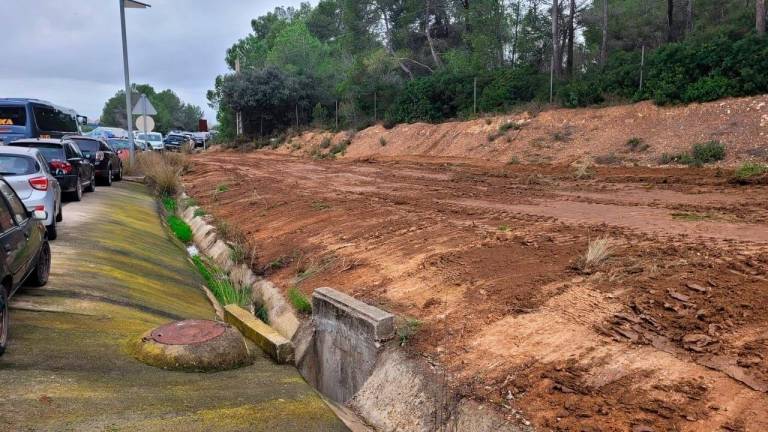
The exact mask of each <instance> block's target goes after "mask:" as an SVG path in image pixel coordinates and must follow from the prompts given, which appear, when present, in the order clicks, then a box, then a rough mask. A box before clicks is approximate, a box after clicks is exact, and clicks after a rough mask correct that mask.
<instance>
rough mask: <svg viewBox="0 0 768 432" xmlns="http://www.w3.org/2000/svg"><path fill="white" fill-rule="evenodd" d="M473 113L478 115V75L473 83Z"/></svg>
mask: <svg viewBox="0 0 768 432" xmlns="http://www.w3.org/2000/svg"><path fill="white" fill-rule="evenodd" d="M472 115H477V77H475V81H474V83H473V84H472Z"/></svg>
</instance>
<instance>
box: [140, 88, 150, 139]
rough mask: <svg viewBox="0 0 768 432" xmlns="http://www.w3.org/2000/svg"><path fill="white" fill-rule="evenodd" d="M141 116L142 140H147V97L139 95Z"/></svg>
mask: <svg viewBox="0 0 768 432" xmlns="http://www.w3.org/2000/svg"><path fill="white" fill-rule="evenodd" d="M141 100H142V103H141V116H142V117H144V140H146V139H147V123H149V122H148V121H147V95H145V94H143V95H141Z"/></svg>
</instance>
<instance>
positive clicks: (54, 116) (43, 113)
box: [32, 106, 78, 133]
mask: <svg viewBox="0 0 768 432" xmlns="http://www.w3.org/2000/svg"><path fill="white" fill-rule="evenodd" d="M32 112H33V114H34V115H35V122H36V123H37V127H38V128H40V130H41V131H45V132H74V133H77V132H78V129H77V119H76V118H75V116H73V115H72V114H68V113H65V112H64V111H61V110H59V109H56V108H51V107H42V106H36V107H34V108H33V109H32Z"/></svg>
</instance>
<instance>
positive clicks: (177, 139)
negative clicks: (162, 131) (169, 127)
mask: <svg viewBox="0 0 768 432" xmlns="http://www.w3.org/2000/svg"><path fill="white" fill-rule="evenodd" d="M163 144H164V145H165V149H166V150H170V151H180V150H181V147H182V146H184V145H189V146H193V145H195V144H194V141H193V140H192V138H190V137H189V136H187V135H182V134H179V133H169V134H168V135H167V136H166V137H165V139H164V140H163Z"/></svg>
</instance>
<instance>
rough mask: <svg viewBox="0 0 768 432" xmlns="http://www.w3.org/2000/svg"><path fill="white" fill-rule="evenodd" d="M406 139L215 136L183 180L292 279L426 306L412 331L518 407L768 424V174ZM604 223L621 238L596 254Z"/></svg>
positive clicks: (481, 394)
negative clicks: (366, 146) (461, 153)
mask: <svg viewBox="0 0 768 432" xmlns="http://www.w3.org/2000/svg"><path fill="white" fill-rule="evenodd" d="M728 103H733V102H728ZM713 106H714V105H713ZM654 109H656V108H654ZM691 109H693V108H691ZM734 121H739V120H737V119H734ZM389 145H393V146H395V145H398V144H396V143H394V142H390V143H388V144H387V146H389ZM403 145H405V144H403ZM356 146H357V143H353V144H352V145H351V146H350V148H349V154H353V153H354V152H356V151H357V150H355V147H356ZM361 151H362V150H361ZM395 159H398V158H395V157H392V158H390V159H389V160H379V161H371V160H367V161H361V160H351V161H350V160H312V159H309V158H301V157H296V156H290V155H285V154H282V153H280V152H267V151H260V152H252V153H237V152H224V151H221V152H208V153H204V154H200V155H197V156H195V157H194V158H193V164H192V168H191V171H190V172H188V173H187V174H186V175H185V176H184V183H185V185H186V188H187V192H188V193H189V194H190V195H191V196H193V197H194V198H195V199H196V200H197V201H198V203H199V204H200V205H202V206H203V208H205V209H206V211H208V212H210V213H212V214H213V215H214V216H216V218H217V219H218V220H222V221H225V222H226V224H227V226H226V227H225V229H226V230H227V231H228V232H230V234H231V233H233V232H238V231H240V232H242V233H243V238H245V239H246V240H247V242H248V248H249V249H251V250H252V251H254V252H255V253H254V255H255V256H254V258H253V267H254V268H255V269H257V270H258V271H260V272H261V273H262V274H264V275H266V276H267V277H269V278H270V279H271V280H272V281H274V282H275V283H276V284H277V285H278V286H280V287H281V289H283V290H288V289H289V288H291V287H294V286H296V287H298V288H299V289H300V290H301V291H303V292H304V293H307V294H310V293H311V292H312V290H313V289H314V288H317V287H320V286H332V287H335V288H337V289H340V290H342V291H345V292H347V293H349V294H352V295H354V296H356V297H357V298H360V299H361V300H364V301H368V302H371V303H373V304H376V305H379V306H381V307H383V308H385V309H387V310H390V311H392V312H394V313H396V314H398V315H399V316H402V317H411V318H415V319H418V320H419V321H420V322H421V326H420V327H419V328H418V330H416V331H413V332H412V333H413V334H412V335H407V337H404V339H406V343H405V347H406V349H408V350H410V351H411V352H412V353H413V354H414V355H418V356H421V357H423V359H424V361H425V362H428V363H429V364H431V365H432V366H433V367H435V368H436V369H437V370H443V371H445V376H446V381H447V382H448V384H449V385H450V387H451V388H452V389H453V391H454V392H455V393H456V394H457V395H460V396H464V397H468V398H472V399H475V400H477V401H479V402H482V403H484V404H486V406H489V407H491V408H492V409H495V410H497V411H498V412H499V413H501V414H502V415H504V416H505V417H506V418H507V419H509V421H510V422H527V421H530V422H532V423H533V425H534V426H536V427H537V428H538V429H540V430H556V431H633V432H640V431H668V430H683V431H702V432H704V431H706V432H710V431H717V430H727V431H765V430H768V415H766V413H768V394H766V392H767V391H768V279H767V278H766V273H767V271H768V187H766V186H760V185H747V186H745V185H736V184H733V183H732V182H730V180H729V177H730V175H731V172H730V171H729V170H727V169H694V168H649V167H605V168H597V169H596V170H595V173H594V176H593V177H592V178H589V179H581V180H576V179H575V178H574V175H573V172H574V169H573V168H572V167H570V166H567V165H558V166H554V165H547V166H543V165H542V166H531V165H508V164H499V163H490V162H484V163H480V162H478V161H477V160H475V161H474V163H472V164H468V163H466V160H464V159H458V158H452V159H449V158H444V159H440V160H437V161H436V160H435V158H434V157H430V158H429V162H427V159H426V158H422V157H413V156H408V157H399V160H395ZM602 238H607V239H609V241H610V255H609V256H608V257H607V258H606V259H605V260H603V261H602V262H600V263H597V264H592V265H585V264H584V259H583V256H584V254H585V252H586V250H587V245H588V244H589V243H590V241H592V240H596V239H602ZM411 327H414V326H413V322H412V325H411ZM401 333H402V334H406V333H408V332H401Z"/></svg>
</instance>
